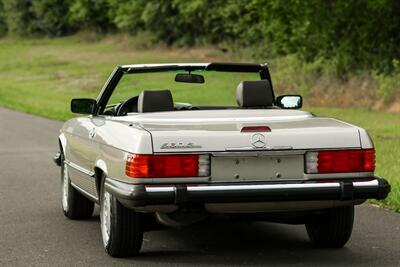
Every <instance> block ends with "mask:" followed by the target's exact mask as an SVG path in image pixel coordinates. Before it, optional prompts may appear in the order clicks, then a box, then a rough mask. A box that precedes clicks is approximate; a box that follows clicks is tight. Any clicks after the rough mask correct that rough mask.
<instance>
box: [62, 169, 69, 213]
mask: <svg viewBox="0 0 400 267" xmlns="http://www.w3.org/2000/svg"><path fill="white" fill-rule="evenodd" d="M61 191H62V207H63V210H64V211H68V193H69V176H68V169H67V166H66V164H65V163H64V166H63V177H62V184H61Z"/></svg>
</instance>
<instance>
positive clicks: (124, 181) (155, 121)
mask: <svg viewBox="0 0 400 267" xmlns="http://www.w3.org/2000/svg"><path fill="white" fill-rule="evenodd" d="M235 94H236V95H235ZM235 102H236V103H235ZM301 106H302V98H301V96H299V95H283V96H278V97H275V95H274V91H273V87H272V82H271V77H270V74H269V71H268V68H267V65H264V64H239V63H207V64H205V63H201V64H198V63H185V64H175V63H173V64H149V65H124V66H119V67H117V68H115V70H114V72H113V73H112V75H111V76H110V78H109V79H108V81H107V82H106V84H105V85H104V87H103V89H102V90H101V93H100V95H99V96H98V98H97V99H73V100H72V102H71V110H72V112H74V113H79V114H88V115H87V116H84V117H78V118H74V119H71V120H69V121H67V122H66V123H65V124H64V126H63V127H62V129H61V134H60V136H59V144H60V152H59V153H58V154H57V155H56V156H55V158H54V160H55V162H56V163H57V164H58V165H60V166H61V192H62V193H61V199H62V208H63V211H64V214H65V215H66V216H67V217H68V218H70V219H85V218H89V217H90V216H92V213H93V209H94V204H95V203H96V204H99V205H100V222H101V223H100V224H101V233H102V238H103V244H104V247H105V250H106V252H107V253H108V254H109V255H111V256H114V257H123V256H133V255H137V254H138V253H139V251H140V248H141V245H142V239H143V233H144V232H145V231H150V230H155V229H160V228H162V227H161V226H169V227H182V226H185V225H188V224H192V223H197V222H200V221H202V220H204V219H206V218H207V217H209V216H212V215H220V214H225V216H230V217H231V218H233V219H234V218H241V219H246V220H265V221H273V222H281V223H293V224H305V226H306V229H307V233H308V235H309V237H310V240H311V242H313V243H314V244H315V245H316V246H323V247H341V246H343V245H344V244H345V243H346V242H347V241H348V239H349V238H350V235H351V232H352V227H353V219H354V205H358V204H361V203H363V202H364V201H365V200H366V199H371V198H373V199H384V198H385V197H386V196H387V195H388V193H389V191H390V186H389V184H388V183H387V182H386V181H385V180H384V179H382V178H379V177H376V176H374V169H375V150H374V146H373V143H372V141H371V139H370V137H369V136H368V134H367V132H366V131H365V130H364V129H362V128H360V127H357V126H355V125H352V124H349V123H346V122H343V121H339V120H337V119H332V118H323V117H316V116H315V115H313V114H311V113H309V112H306V111H299V110H296V109H299V108H301Z"/></svg>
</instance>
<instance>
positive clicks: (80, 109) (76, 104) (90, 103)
mask: <svg viewBox="0 0 400 267" xmlns="http://www.w3.org/2000/svg"><path fill="white" fill-rule="evenodd" d="M96 109H97V102H96V100H94V99H91V98H75V99H72V100H71V111H72V112H73V113H78V114H94V112H95V111H96Z"/></svg>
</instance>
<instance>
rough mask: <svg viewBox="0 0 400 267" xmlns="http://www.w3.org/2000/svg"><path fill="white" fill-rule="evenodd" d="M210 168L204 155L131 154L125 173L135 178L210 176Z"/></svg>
mask: <svg viewBox="0 0 400 267" xmlns="http://www.w3.org/2000/svg"><path fill="white" fill-rule="evenodd" d="M207 159H208V156H207ZM208 170H209V164H208V160H204V156H203V155H201V156H200V155H191V154H188V155H183V154H182V155H136V154H129V155H128V158H127V160H126V168H125V173H126V175H127V176H129V177H133V178H149V177H154V178H163V177H198V176H208Z"/></svg>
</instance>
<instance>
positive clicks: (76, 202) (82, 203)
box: [61, 155, 94, 220]
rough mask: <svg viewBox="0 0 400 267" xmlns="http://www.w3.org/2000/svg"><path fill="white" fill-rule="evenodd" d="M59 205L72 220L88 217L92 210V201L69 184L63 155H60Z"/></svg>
mask: <svg viewBox="0 0 400 267" xmlns="http://www.w3.org/2000/svg"><path fill="white" fill-rule="evenodd" d="M61 205H62V209H63V212H64V215H65V216H66V217H68V218H69V219H72V220H81V219H88V218H90V217H91V216H92V213H93V210H94V203H93V202H92V201H90V200H89V199H87V198H86V197H85V196H83V195H82V194H81V193H80V192H79V191H78V190H76V189H75V188H74V187H73V186H72V185H71V180H70V178H69V173H68V166H67V164H66V163H65V162H64V155H61Z"/></svg>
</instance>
